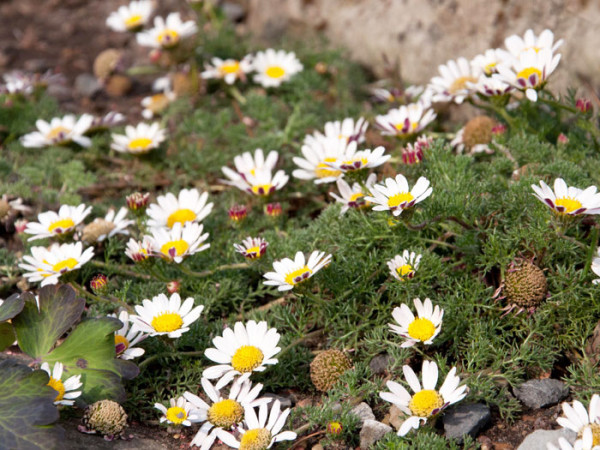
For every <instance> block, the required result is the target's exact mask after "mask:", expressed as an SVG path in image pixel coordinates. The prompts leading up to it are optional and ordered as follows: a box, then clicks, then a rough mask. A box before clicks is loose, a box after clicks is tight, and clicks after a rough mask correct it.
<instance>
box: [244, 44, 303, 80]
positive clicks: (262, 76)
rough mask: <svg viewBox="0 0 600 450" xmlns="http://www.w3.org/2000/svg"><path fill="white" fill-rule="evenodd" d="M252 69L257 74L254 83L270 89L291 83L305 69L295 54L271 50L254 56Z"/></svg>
mask: <svg viewBox="0 0 600 450" xmlns="http://www.w3.org/2000/svg"><path fill="white" fill-rule="evenodd" d="M252 69H253V70H254V72H256V75H254V81H255V82H256V83H259V84H261V85H262V86H263V87H266V88H268V87H277V86H279V85H281V83H283V82H285V81H289V80H290V79H291V78H292V77H293V76H294V75H295V74H297V73H298V72H302V70H303V69H304V67H303V66H302V63H301V62H300V61H299V60H298V58H296V54H295V53H294V52H289V53H288V52H286V51H285V50H277V51H275V50H273V49H272V48H269V49H267V50H265V51H264V52H258V53H257V54H256V55H255V56H254V59H253V61H252Z"/></svg>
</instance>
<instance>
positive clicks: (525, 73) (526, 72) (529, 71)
mask: <svg viewBox="0 0 600 450" xmlns="http://www.w3.org/2000/svg"><path fill="white" fill-rule="evenodd" d="M532 75H535V76H536V78H537V80H536V81H537V83H539V82H541V81H542V71H541V70H540V69H538V68H536V67H527V68H525V69H523V70H521V71H520V72H519V73H518V74H517V80H518V79H520V78H522V79H524V80H529V78H530V77H531V76H532Z"/></svg>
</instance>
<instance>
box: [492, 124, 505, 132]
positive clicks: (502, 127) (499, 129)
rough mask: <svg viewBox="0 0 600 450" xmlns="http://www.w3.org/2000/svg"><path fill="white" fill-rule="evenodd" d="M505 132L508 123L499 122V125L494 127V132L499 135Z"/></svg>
mask: <svg viewBox="0 0 600 450" xmlns="http://www.w3.org/2000/svg"><path fill="white" fill-rule="evenodd" d="M504 133H506V125H504V124H501V123H499V124H498V125H495V126H494V127H492V134H496V135H499V134H504Z"/></svg>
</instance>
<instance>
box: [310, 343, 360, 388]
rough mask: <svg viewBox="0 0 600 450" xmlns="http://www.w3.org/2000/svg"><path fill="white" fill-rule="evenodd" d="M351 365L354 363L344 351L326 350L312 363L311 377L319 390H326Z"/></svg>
mask: <svg viewBox="0 0 600 450" xmlns="http://www.w3.org/2000/svg"><path fill="white" fill-rule="evenodd" d="M350 367H352V363H351V361H350V359H349V358H348V357H347V356H346V355H345V354H344V353H343V352H341V351H339V350H336V349H330V350H325V351H324V352H322V353H319V354H318V355H317V356H316V357H315V359H313V362H312V363H310V379H311V380H312V382H313V384H314V385H315V387H316V388H317V389H318V390H319V391H323V392H326V391H328V390H329V389H331V388H332V387H333V385H334V384H335V383H337V381H338V380H339V378H340V376H341V375H342V374H343V373H344V372H345V371H346V370H348V369H350Z"/></svg>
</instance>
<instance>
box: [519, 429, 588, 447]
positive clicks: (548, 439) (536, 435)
mask: <svg viewBox="0 0 600 450" xmlns="http://www.w3.org/2000/svg"><path fill="white" fill-rule="evenodd" d="M560 437H564V438H565V439H566V440H567V441H569V442H570V443H571V444H572V443H574V442H575V439H576V438H577V435H576V434H575V432H573V431H571V430H565V429H559V430H536V431H534V432H533V433H530V434H528V435H527V436H526V437H525V439H524V440H523V442H521V445H519V446H518V447H517V450H546V449H547V448H548V446H547V444H548V443H551V444H554V446H555V447H557V448H560V447H559V446H558V438H560Z"/></svg>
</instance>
